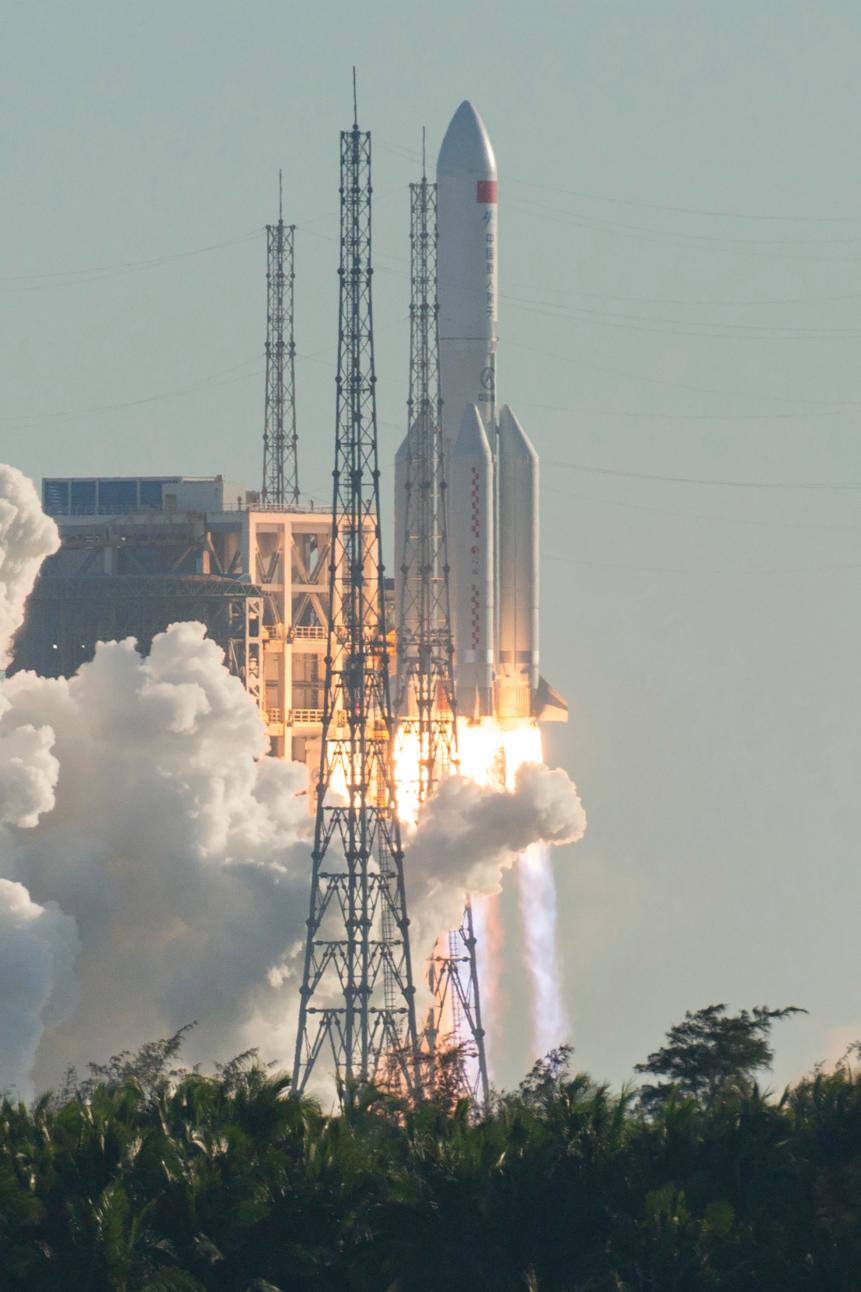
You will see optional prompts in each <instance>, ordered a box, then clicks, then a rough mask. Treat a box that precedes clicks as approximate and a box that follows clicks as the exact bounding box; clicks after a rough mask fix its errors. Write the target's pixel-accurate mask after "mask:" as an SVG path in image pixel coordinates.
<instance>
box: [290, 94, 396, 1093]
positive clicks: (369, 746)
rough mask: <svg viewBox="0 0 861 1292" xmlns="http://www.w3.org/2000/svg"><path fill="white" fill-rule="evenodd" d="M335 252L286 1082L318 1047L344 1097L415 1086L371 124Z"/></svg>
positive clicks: (353, 169) (299, 1083) (358, 151)
mask: <svg viewBox="0 0 861 1292" xmlns="http://www.w3.org/2000/svg"><path fill="white" fill-rule="evenodd" d="M340 192H341V260H340V268H339V271H338V274H339V278H340V313H339V328H338V375H337V401H336V419H335V420H336V428H335V469H334V471H333V473H332V474H333V481H334V489H333V501H332V544H331V558H330V566H329V595H330V603H329V626H328V645H327V651H326V689H325V699H324V707H323V733H322V750H321V758H320V778H319V782H318V785H317V816H316V824H315V829H314V849H313V853H312V862H313V868H312V877H311V904H310V914H309V917H308V932H307V940H306V945H305V965H304V976H303V981H302V988H301V996H300V1006H299V1026H298V1034H297V1038H296V1057H295V1065H294V1070H293V1089H294V1091H295V1092H296V1093H301V1092H302V1091H303V1090H304V1089H305V1087H306V1085H307V1082H308V1079H309V1077H310V1075H311V1073H312V1071H313V1069H314V1066H315V1064H316V1063H317V1061H318V1060H319V1058H320V1054H321V1052H323V1051H324V1050H325V1051H327V1052H328V1053H329V1054H331V1057H332V1060H333V1062H334V1067H335V1073H336V1076H337V1078H338V1081H339V1086H340V1090H341V1092H342V1093H341V1097H342V1100H343V1101H345V1102H346V1103H347V1104H349V1103H351V1102H352V1100H353V1099H354V1097H355V1091H356V1089H357V1087H361V1086H362V1085H363V1084H364V1083H366V1082H368V1081H373V1080H374V1079H375V1078H377V1079H379V1077H380V1076H381V1074H385V1075H386V1076H387V1077H388V1078H389V1079H391V1078H392V1076H393V1075H394V1076H395V1078H396V1080H397V1082H398V1085H399V1086H400V1087H401V1088H403V1089H406V1090H408V1091H413V1092H414V1091H415V1090H416V1089H417V1087H418V1066H417V1064H418V1049H417V1037H416V1020H415V999H414V995H415V989H414V987H413V978H412V966H411V961H410V946H409V921H408V919H407V908H406V894H405V889H404V866H403V851H402V849H401V836H400V827H399V825H398V818H397V812H396V801H395V787H394V780H393V775H392V746H393V736H394V727H393V716H392V707H391V701H390V695H389V647H388V641H387V635H386V620H385V605H384V599H383V562H382V554H381V548H380V488H379V479H380V472H379V465H378V451H377V410H376V391H375V387H376V377H375V375H374V341H373V328H372V310H371V274H372V270H371V137H370V134H369V133H365V132H364V131H360V130H359V128H358V125H357V124H356V121H355V119H354V123H353V128H352V130H349V131H344V132H342V134H341V189H340Z"/></svg>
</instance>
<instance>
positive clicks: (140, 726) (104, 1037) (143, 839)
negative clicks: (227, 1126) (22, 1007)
mask: <svg viewBox="0 0 861 1292" xmlns="http://www.w3.org/2000/svg"><path fill="white" fill-rule="evenodd" d="M4 694H5V696H6V699H7V702H8V705H9V707H8V709H7V712H6V714H5V715H4V722H5V723H7V724H8V723H10V722H19V723H22V724H24V725H25V726H29V725H33V726H39V725H41V724H45V723H48V722H50V724H51V728H52V730H53V733H54V754H55V756H56V758H57V760H58V762H59V766H60V774H59V779H58V782H57V787H56V792H55V797H54V804H53V807H52V809H51V810H50V811H49V812H47V813H46V814H45V815H43V816H42V817H41V819H40V821H39V823H38V825H37V826H35V827H34V828H31V829H28V830H23V829H17V830H16V829H9V828H7V831H6V834H5V838H4V839H3V840H2V844H0V846H2V850H3V860H2V863H0V866H2V869H3V871H4V873H6V874H7V875H8V877H9V878H12V879H14V880H16V881H18V882H20V883H22V884H24V885H25V886H26V888H27V890H28V892H29V894H30V896H31V897H32V898H33V899H34V900H35V901H37V902H39V903H45V902H48V901H53V902H56V903H58V905H59V907H60V908H61V909H62V910H63V911H64V912H66V913H67V914H68V915H71V916H73V917H74V920H75V923H76V926H77V930H78V935H79V938H80V943H81V950H80V954H79V956H78V959H77V963H76V975H77V979H78V983H79V989H80V1004H79V1005H78V1007H77V1009H76V1010H75V1011H74V1013H73V1014H72V1015H71V1016H69V1017H68V1018H66V1020H65V1021H64V1022H62V1023H59V1024H57V1025H56V1026H53V1027H51V1028H50V1029H48V1030H47V1031H46V1033H45V1035H44V1037H43V1039H42V1043H41V1045H40V1048H39V1052H38V1055H37V1060H36V1078H37V1084H38V1085H44V1084H46V1083H50V1082H54V1081H56V1080H57V1078H58V1075H59V1074H60V1073H61V1072H62V1071H63V1070H64V1068H65V1066H66V1065H67V1064H69V1063H74V1064H78V1065H81V1064H85V1063H86V1062H87V1061H88V1060H90V1059H92V1058H103V1057H105V1056H106V1055H107V1054H110V1053H115V1052H116V1051H117V1050H119V1049H123V1048H126V1047H134V1046H136V1045H138V1044H140V1043H141V1041H142V1040H145V1039H148V1038H151V1037H155V1036H160V1035H165V1034H166V1033H168V1032H170V1031H172V1030H174V1029H175V1028H177V1027H179V1026H181V1025H182V1024H183V1023H187V1022H189V1021H191V1020H192V1019H198V1020H199V1021H200V1028H199V1031H198V1033H197V1034H193V1035H192V1037H191V1038H190V1041H189V1054H190V1055H191V1057H194V1058H200V1059H202V1060H205V1061H211V1060H213V1059H221V1058H225V1057H229V1056H230V1055H232V1054H234V1053H236V1052H237V1051H238V1050H240V1049H242V1048H244V1047H246V1046H248V1045H260V1046H261V1048H262V1049H264V1050H265V1051H266V1052H267V1056H268V1054H269V1047H268V1045H267V1043H266V1042H267V1022H268V1023H269V1024H270V1025H272V1026H274V1025H275V1024H276V1023H278V1022H280V1021H281V1017H282V1015H283V1013H284V1011H285V1010H289V1011H290V1012H291V1013H292V1011H293V1007H294V999H295V998H294V996H293V993H292V992H289V991H285V990H284V989H283V985H284V984H285V983H287V984H289V983H290V981H291V978H292V972H293V969H292V961H293V960H294V959H295V956H296V953H297V951H298V947H299V944H300V942H301V936H302V932H303V921H304V915H305V907H306V904H307V894H308V876H309V845H308V839H307V836H308V832H309V827H310V820H309V817H308V815H307V798H306V797H305V793H304V791H305V789H306V777H305V770H304V768H303V767H297V766H296V765H295V764H292V763H284V762H279V761H276V760H275V759H269V758H265V757H262V755H263V754H264V752H265V749H266V747H267V740H266V736H265V733H264V730H263V727H262V724H261V722H260V719H259V715H258V713H257V711H256V708H255V706H254V703H253V702H252V700H251V699H250V698H249V697H248V696H247V695H246V693H245V691H244V688H243V687H242V684H241V682H240V681H239V680H238V679H236V678H234V677H232V676H231V675H230V673H229V672H228V671H227V669H226V668H225V666H224V664H223V659H222V652H221V650H220V649H219V647H218V646H217V645H216V644H215V643H213V642H210V641H208V640H206V639H205V637H204V633H203V628H202V627H201V626H200V625H199V624H192V623H183V624H175V625H173V627H171V628H170V629H169V630H168V631H167V632H166V633H164V634H162V635H160V636H159V637H157V638H156V639H155V640H154V642H153V646H152V651H151V653H150V655H149V656H148V657H147V658H146V659H142V658H141V657H140V655H139V654H138V653H137V651H136V649H135V646H134V643H133V642H131V641H124V642H111V643H102V644H101V645H99V647H98V648H97V650H96V654H95V657H94V659H93V660H92V661H91V662H90V663H88V664H85V665H83V666H82V668H81V669H80V670H79V672H78V674H77V675H76V676H75V677H74V678H72V679H70V680H68V681H67V680H65V679H57V680H46V679H44V678H38V677H35V676H34V675H33V674H26V673H25V674H16V675H15V676H14V677H12V678H10V679H8V680H7V681H6V683H5V685H4ZM252 1016H253V1017H255V1018H256V1019H257V1026H256V1029H255V1030H254V1032H253V1034H252V1032H251V1031H250V1030H249V1027H248V1023H247V1020H248V1019H249V1018H250V1017H252ZM278 1057H286V1056H278ZM0 1080H2V1078H0Z"/></svg>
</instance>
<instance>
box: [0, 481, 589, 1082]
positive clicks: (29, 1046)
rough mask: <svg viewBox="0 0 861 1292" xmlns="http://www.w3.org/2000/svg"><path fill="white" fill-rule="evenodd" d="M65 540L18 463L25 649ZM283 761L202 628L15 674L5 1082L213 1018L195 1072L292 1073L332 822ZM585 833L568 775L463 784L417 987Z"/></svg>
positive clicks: (7, 515)
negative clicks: (484, 917) (257, 1069)
mask: <svg viewBox="0 0 861 1292" xmlns="http://www.w3.org/2000/svg"><path fill="white" fill-rule="evenodd" d="M56 545H57V534H56V528H55V526H54V524H53V522H52V521H49V520H47V519H46V518H45V517H44V516H43V514H42V511H41V507H40V505H39V500H38V498H37V496H36V493H35V491H34V490H33V488H32V485H30V483H29V482H28V481H27V480H26V479H25V478H24V477H23V476H22V475H21V474H20V472H17V471H14V470H12V469H10V468H5V467H0V651H2V652H3V654H4V657H5V652H6V650H7V649H8V645H9V641H10V638H11V635H12V634H13V633H14V631H15V629H16V627H17V626H18V624H19V623H20V621H21V618H22V615H23V609H24V603H25V601H26V597H27V595H28V592H29V590H30V588H31V586H32V583H33V581H34V579H35V576H36V573H37V571H38V568H39V564H40V562H41V560H42V559H43V558H44V557H45V556H46V555H48V554H50V553H51V552H53V551H54V550H56ZM267 748H268V741H267V737H266V734H265V731H264V728H263V725H262V723H261V721H260V717H259V714H258V712H257V709H256V707H255V705H254V702H253V701H252V700H251V698H250V697H249V696H248V695H247V694H246V692H245V690H244V688H243V686H242V684H241V682H240V681H239V680H238V679H237V678H235V677H233V676H232V675H231V674H230V673H229V671H228V670H227V668H226V667H225V665H224V662H223V657H222V652H221V650H220V649H219V647H218V646H217V645H216V644H215V643H213V642H210V641H208V640H206V638H205V636H204V630H203V628H202V627H201V626H200V625H198V624H191V623H183V624H176V625H174V626H173V627H172V628H170V629H169V630H168V631H167V632H166V633H164V634H162V635H161V636H159V637H157V638H156V639H155V641H154V643H153V647H152V651H151V653H150V655H149V657H147V658H141V656H140V655H139V654H138V652H137V650H136V648H135V645H134V643H133V642H132V641H130V640H129V641H124V642H111V643H102V644H101V645H100V646H99V647H98V648H97V651H96V654H95V657H94V659H93V660H92V661H90V662H89V663H86V664H84V665H82V667H81V668H80V669H79V671H78V673H77V674H76V675H75V676H74V677H73V678H71V679H62V678H61V679H45V678H39V677H36V676H35V675H34V674H30V673H19V674H16V675H14V676H13V677H11V678H4V677H2V676H0V945H2V952H0V982H2V989H1V990H0V1037H2V1041H0V1088H3V1087H5V1086H10V1085H12V1084H13V1083H14V1084H15V1085H16V1086H17V1087H19V1088H20V1089H22V1090H25V1089H26V1085H25V1083H26V1080H27V1074H28V1073H30V1074H31V1078H32V1082H33V1085H34V1087H35V1088H36V1089H43V1088H45V1087H47V1086H50V1085H52V1084H56V1082H57V1081H59V1080H60V1079H61V1078H62V1075H63V1073H64V1071H65V1069H66V1067H67V1066H68V1065H69V1064H74V1065H77V1066H79V1067H82V1066H83V1065H85V1064H86V1063H87V1062H88V1061H90V1060H103V1059H104V1058H106V1057H107V1056H108V1055H109V1054H112V1053H116V1052H117V1051H119V1050H121V1049H124V1048H133V1047H136V1046H138V1045H139V1044H140V1043H141V1042H142V1041H144V1040H148V1039H151V1038H154V1037H157V1036H164V1035H166V1034H168V1033H170V1032H172V1031H173V1030H175V1029H176V1028H178V1027H180V1026H182V1025H183V1024H185V1023H188V1022H189V1021H191V1020H193V1019H197V1020H198V1021H199V1027H198V1029H197V1030H196V1031H195V1032H193V1033H192V1035H191V1037H190V1038H189V1042H188V1047H187V1057H188V1058H189V1060H191V1061H196V1060H201V1061H203V1062H211V1061H212V1060H216V1059H225V1058H229V1057H230V1056H231V1055H233V1054H235V1053H237V1052H238V1051H239V1050H241V1049H244V1048H246V1047H248V1046H258V1047H259V1048H260V1050H261V1054H262V1056H263V1057H264V1058H265V1059H270V1058H274V1059H276V1060H277V1061H278V1062H280V1063H282V1064H285V1065H289V1063H290V1060H291V1057H292V1039H293V1034H294V1030H295V1017H296V1006H297V992H296V987H297V985H298V982H297V975H298V972H299V970H300V964H301V952H302V946H303V937H304V932H305V919H306V916H307V909H308V892H309V883H310V836H311V833H312V826H313V821H312V818H311V816H310V814H309V812H308V798H307V792H306V791H307V776H306V771H305V768H304V766H302V765H296V764H291V763H285V762H281V761H278V760H275V759H271V758H268V757H265V756H264V755H265V753H266V750H267ZM584 825H585V818H584V817H583V812H582V807H581V806H580V802H579V799H578V798H577V794H576V790H575V789H574V787H573V785H572V784H571V782H570V781H569V780H568V777H567V776H566V775H565V773H564V772H558V771H555V772H554V771H549V770H548V769H547V768H546V767H541V766H524V767H523V768H522V769H521V772H520V773H519V775H518V778H517V782H516V784H515V786H514V788H513V791H512V792H510V793H509V792H505V791H503V790H500V789H488V788H484V787H481V786H479V785H477V784H475V783H474V782H472V781H469V780H467V779H464V778H452V779H451V780H449V781H447V782H446V783H445V784H444V785H443V787H442V789H441V792H440V794H439V796H438V798H437V799H436V800H435V801H434V802H433V803H431V804H429V805H428V806H427V808H426V810H425V814H424V816H423V818H422V821H421V824H420V826H419V829H418V831H417V832H416V835H415V837H414V839H413V840H412V841H411V845H412V846H411V847H410V848H409V851H408V855H407V860H406V870H407V883H408V890H409V895H410V913H411V918H412V929H413V933H412V947H413V960H414V968H415V970H416V979H417V980H421V977H422V975H421V972H420V962H421V961H422V960H423V958H424V955H425V954H426V953H427V950H428V949H429V947H430V945H431V944H432V941H433V938H434V937H435V935H436V932H437V931H438V929H439V928H440V927H442V926H444V925H448V924H457V923H458V922H459V920H460V915H461V910H462V905H461V904H462V895H463V892H464V890H465V889H467V888H469V889H471V890H472V891H473V892H475V893H476V894H479V893H484V892H492V891H496V890H497V889H498V887H499V884H500V879H501V873H502V871H503V870H504V869H505V868H507V867H508V866H510V865H511V864H512V862H513V861H514V858H515V857H516V855H517V853H518V852H520V851H522V850H523V849H524V848H526V847H527V846H528V845H529V844H531V843H533V842H535V841H537V840H541V841H543V842H545V843H548V844H552V843H557V842H559V843H561V842H568V841H570V840H572V839H575V838H579V836H580V834H582V831H583V828H584ZM408 842H409V841H408ZM425 944H427V945H426V946H425ZM8 984H12V986H11V987H10V986H8Z"/></svg>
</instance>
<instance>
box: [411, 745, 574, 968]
mask: <svg viewBox="0 0 861 1292" xmlns="http://www.w3.org/2000/svg"><path fill="white" fill-rule="evenodd" d="M585 829H586V813H585V811H584V809H583V804H582V803H581V802H580V796H579V795H578V793H577V787H576V785H575V784H574V782H573V781H572V780H571V779H570V777H569V776H568V773H567V772H565V771H563V770H562V769H561V768H549V767H546V766H545V765H543V764H541V763H525V764H524V765H523V766H521V767H520V768H519V769H518V771H517V773H516V776H515V778H514V785H513V787H512V788H510V789H502V788H495V787H491V786H484V785H478V784H476V783H475V782H474V781H471V780H468V779H467V778H465V777H460V776H451V777H449V778H448V779H447V780H445V781H443V783H442V784H441V785H440V788H439V793H438V794H437V795H436V797H435V798H433V799H431V800H429V801H428V802H427V803H426V804H425V805H424V807H423V809H422V813H421V816H420V818H419V824H418V828H417V830H416V831H415V834H414V835H413V837H412V838H411V839H408V840H407V845H406V846H407V860H406V867H407V897H408V902H409V909H410V917H411V927H412V930H413V947H414V955H415V954H417V953H418V950H419V948H424V947H425V944H427V945H428V946H430V945H432V943H433V940H434V938H435V936H436V934H437V932H438V931H439V929H440V928H455V927H457V925H458V924H459V923H460V919H461V915H462V914H463V894H464V892H469V893H471V894H472V895H473V896H474V897H481V896H485V895H490V894H493V893H498V892H499V889H500V886H501V883H502V876H503V874H504V872H505V871H506V870H508V869H509V868H510V867H511V866H512V865H514V863H515V862H516V860H517V858H518V856H519V854H521V853H523V852H525V851H526V850H527V849H528V848H530V847H531V846H532V845H537V844H545V845H557V844H565V843H575V842H576V841H577V840H578V839H580V838H582V836H583V834H584V832H585Z"/></svg>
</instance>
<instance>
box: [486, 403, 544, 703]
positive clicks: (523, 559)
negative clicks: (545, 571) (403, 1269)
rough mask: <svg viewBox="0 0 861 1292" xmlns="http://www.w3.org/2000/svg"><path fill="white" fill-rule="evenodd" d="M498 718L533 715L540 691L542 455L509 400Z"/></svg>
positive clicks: (501, 467) (501, 490)
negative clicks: (540, 511) (539, 594)
mask: <svg viewBox="0 0 861 1292" xmlns="http://www.w3.org/2000/svg"><path fill="white" fill-rule="evenodd" d="M496 476H497V507H498V514H499V526H498V530H497V534H498V546H499V561H498V569H499V642H498V650H497V670H496V674H497V703H498V708H499V713H500V716H505V717H511V718H523V717H529V716H530V715H531V714H532V712H533V703H534V698H535V693H536V691H537V690H538V454H537V453H536V452H535V449H534V448H533V446H532V444H531V443H530V441H529V439H528V437H527V435H526V432H525V431H524V429H523V427H522V426H521V425H520V423H519V422H518V420H517V418H516V417H515V416H514V414H513V413H512V411H511V409H510V408H509V407H508V405H507V404H506V405H505V407H504V408H503V409H502V410H501V411H500V414H499V439H498V452H497V458H496Z"/></svg>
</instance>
